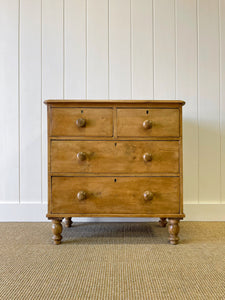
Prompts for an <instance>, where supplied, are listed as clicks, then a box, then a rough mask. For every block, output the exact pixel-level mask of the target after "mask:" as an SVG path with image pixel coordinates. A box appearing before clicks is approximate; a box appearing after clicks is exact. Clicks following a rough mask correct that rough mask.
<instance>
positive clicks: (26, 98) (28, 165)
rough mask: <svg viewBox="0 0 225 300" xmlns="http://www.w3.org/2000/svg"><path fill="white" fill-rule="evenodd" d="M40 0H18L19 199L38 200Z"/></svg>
mask: <svg viewBox="0 0 225 300" xmlns="http://www.w3.org/2000/svg"><path fill="white" fill-rule="evenodd" d="M41 100H42V99H41V0H33V1H30V0H20V201H21V203H23V202H41V150H42V149H41V106H42V104H41Z"/></svg>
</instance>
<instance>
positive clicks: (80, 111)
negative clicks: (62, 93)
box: [50, 108, 113, 137]
mask: <svg viewBox="0 0 225 300" xmlns="http://www.w3.org/2000/svg"><path fill="white" fill-rule="evenodd" d="M50 135H51V136H84V137H86V136H105V137H111V136H112V135H113V110H112V108H52V110H51V124H50Z"/></svg>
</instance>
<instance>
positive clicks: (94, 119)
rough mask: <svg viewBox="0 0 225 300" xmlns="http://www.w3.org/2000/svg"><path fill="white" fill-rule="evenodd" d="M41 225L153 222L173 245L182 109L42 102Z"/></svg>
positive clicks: (158, 104)
mask: <svg viewBox="0 0 225 300" xmlns="http://www.w3.org/2000/svg"><path fill="white" fill-rule="evenodd" d="M45 103H46V104H47V106H48V213H47V217H48V219H51V220H52V231H53V242H54V244H60V242H61V239H62V236H61V233H62V224H61V222H62V220H63V219H64V218H65V226H67V227H70V226H71V224H72V221H71V218H72V217H154V218H155V217H158V218H160V221H159V225H160V226H162V227H165V226H166V224H167V219H168V231H169V241H170V243H171V244H177V243H178V240H179V238H178V232H179V221H180V219H183V218H184V216H185V215H184V213H183V195H182V194H183V190H182V186H183V183H182V182H183V175H182V105H184V101H176V100H174V101H167V100H165V101H163V100H162V101H150V100H149V101H147V100H146V101H141V100H137V101H136V100H135V101H134V100H130V101H127V100H124V101H122V100H111V101H110V100H108V101H96V100H83V101H81V100H47V101H45Z"/></svg>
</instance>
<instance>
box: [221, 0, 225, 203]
mask: <svg viewBox="0 0 225 300" xmlns="http://www.w3.org/2000/svg"><path fill="white" fill-rule="evenodd" d="M220 37H221V40H220V46H221V47H220V58H221V61H220V63H221V65H220V92H221V93H220V96H221V98H220V134H221V163H220V165H221V178H220V182H221V196H222V199H221V200H222V202H223V203H225V184H224V182H225V0H220Z"/></svg>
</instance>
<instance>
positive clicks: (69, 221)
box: [65, 218, 73, 227]
mask: <svg viewBox="0 0 225 300" xmlns="http://www.w3.org/2000/svg"><path fill="white" fill-rule="evenodd" d="M72 224H73V222H72V220H71V218H65V226H66V227H71V225H72Z"/></svg>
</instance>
